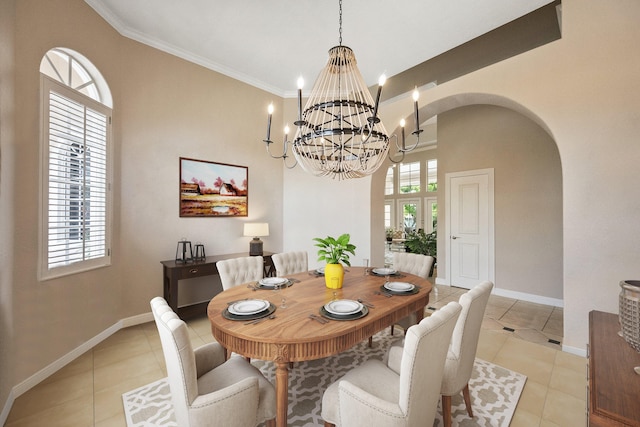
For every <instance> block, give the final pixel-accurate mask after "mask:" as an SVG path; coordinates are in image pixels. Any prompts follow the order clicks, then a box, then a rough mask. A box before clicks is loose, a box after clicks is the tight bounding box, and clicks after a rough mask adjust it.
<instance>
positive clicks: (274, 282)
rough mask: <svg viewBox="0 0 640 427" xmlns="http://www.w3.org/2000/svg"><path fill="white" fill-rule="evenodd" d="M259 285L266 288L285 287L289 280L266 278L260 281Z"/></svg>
mask: <svg viewBox="0 0 640 427" xmlns="http://www.w3.org/2000/svg"><path fill="white" fill-rule="evenodd" d="M258 283H259V284H260V286H264V287H265V288H273V287H274V286H277V285H284V284H285V283H287V279H285V278H283V277H265V278H264V279H260V281H259V282H258Z"/></svg>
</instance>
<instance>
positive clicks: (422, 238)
mask: <svg viewBox="0 0 640 427" xmlns="http://www.w3.org/2000/svg"><path fill="white" fill-rule="evenodd" d="M404 245H405V246H406V248H407V250H408V252H411V253H414V254H422V255H430V256H432V257H433V258H434V259H436V255H437V248H438V234H437V231H436V230H433V231H432V232H431V233H425V232H424V230H422V229H420V230H418V231H413V232H410V233H408V234H407V240H406V241H405V242H404ZM433 265H434V266H435V262H434V263H433ZM432 273H433V266H432V267H431V272H429V275H431V274H432Z"/></svg>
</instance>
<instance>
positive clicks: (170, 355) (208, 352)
mask: <svg viewBox="0 0 640 427" xmlns="http://www.w3.org/2000/svg"><path fill="white" fill-rule="evenodd" d="M150 304H151V311H152V312H153V318H154V320H155V322H156V326H157V328H158V332H159V334H160V342H161V343H162V351H163V353H164V360H165V363H166V367H167V376H168V379H169V389H170V390H171V402H172V403H173V407H174V411H175V417H176V421H177V424H178V425H179V426H185V427H196V426H214V425H216V426H218V425H219V426H234V427H235V426H238V427H240V426H242V427H245V426H246V427H255V426H256V425H258V424H260V423H262V422H265V421H266V424H267V426H268V427H275V416H276V391H275V388H274V387H273V385H272V384H271V383H270V382H269V381H268V380H267V379H266V378H265V377H264V376H263V375H262V373H261V372H260V371H259V370H258V369H257V368H255V367H254V366H252V365H251V364H250V363H249V362H247V361H246V360H244V359H243V358H242V357H240V356H232V357H231V358H230V359H229V360H226V361H225V356H224V352H223V349H222V346H221V345H220V344H218V343H215V342H213V343H209V344H205V345H203V346H201V347H198V348H196V349H195V350H194V349H193V348H192V346H191V341H190V339H189V332H188V330H187V325H186V323H185V322H184V321H182V320H181V319H180V318H179V317H178V315H177V314H175V313H174V312H173V310H171V307H169V305H168V304H167V302H166V301H165V300H164V298H161V297H156V298H154V299H152V300H151V303H150Z"/></svg>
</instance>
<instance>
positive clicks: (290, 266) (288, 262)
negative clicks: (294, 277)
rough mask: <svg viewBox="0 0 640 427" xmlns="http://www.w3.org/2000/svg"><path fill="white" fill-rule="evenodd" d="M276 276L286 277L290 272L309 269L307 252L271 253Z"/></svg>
mask: <svg viewBox="0 0 640 427" xmlns="http://www.w3.org/2000/svg"><path fill="white" fill-rule="evenodd" d="M271 260H272V261H273V266H274V267H275V269H276V276H278V277H285V276H287V275H289V274H295V273H302V272H304V271H307V270H308V269H309V261H308V257H307V252H305V251H295V252H282V253H279V254H273V255H271Z"/></svg>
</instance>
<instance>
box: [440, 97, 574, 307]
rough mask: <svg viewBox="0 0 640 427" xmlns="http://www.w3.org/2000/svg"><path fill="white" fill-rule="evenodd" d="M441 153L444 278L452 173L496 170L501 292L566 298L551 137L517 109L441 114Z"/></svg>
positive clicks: (556, 160)
mask: <svg viewBox="0 0 640 427" xmlns="http://www.w3.org/2000/svg"><path fill="white" fill-rule="evenodd" d="M438 147H439V148H438V175H439V180H438V181H439V182H440V183H441V184H442V185H439V188H438V190H439V196H440V197H439V199H440V201H441V203H440V204H439V206H440V207H441V208H440V209H439V212H438V214H439V217H440V221H439V222H438V225H439V229H440V230H441V231H442V233H441V234H440V236H438V237H439V239H438V243H439V246H440V248H441V249H442V250H441V251H440V253H441V256H438V277H440V278H445V279H446V278H447V277H446V272H447V265H448V262H447V261H448V260H447V259H446V257H443V256H442V255H444V254H445V251H444V246H445V244H446V239H447V237H448V236H446V235H445V233H444V230H445V226H446V217H447V206H446V205H445V202H444V194H445V192H446V180H445V174H446V173H450V172H461V171H467V170H475V169H485V168H493V169H494V174H495V175H494V191H495V197H494V212H495V214H494V215H495V216H494V218H495V285H496V291H512V292H520V293H525V294H530V295H535V296H541V297H547V298H551V299H555V300H562V176H561V170H560V157H559V155H558V149H557V147H556V145H555V142H554V141H553V140H552V139H551V138H550V136H549V134H547V133H546V132H545V131H544V130H543V129H542V128H541V127H540V126H538V125H537V124H535V123H533V122H532V121H531V120H529V119H528V118H526V117H524V116H522V115H521V114H519V113H516V112H514V111H513V110H508V109H506V108H502V107H495V106H487V105H474V106H468V107H462V108H457V109H454V110H450V111H448V112H445V113H443V114H440V115H439V116H438ZM447 283H448V282H447Z"/></svg>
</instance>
